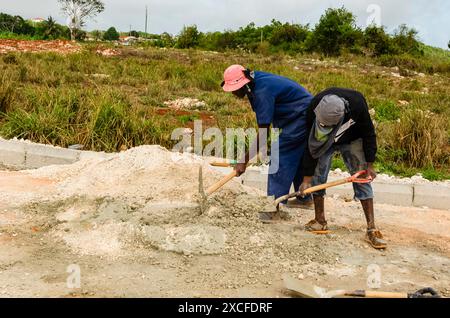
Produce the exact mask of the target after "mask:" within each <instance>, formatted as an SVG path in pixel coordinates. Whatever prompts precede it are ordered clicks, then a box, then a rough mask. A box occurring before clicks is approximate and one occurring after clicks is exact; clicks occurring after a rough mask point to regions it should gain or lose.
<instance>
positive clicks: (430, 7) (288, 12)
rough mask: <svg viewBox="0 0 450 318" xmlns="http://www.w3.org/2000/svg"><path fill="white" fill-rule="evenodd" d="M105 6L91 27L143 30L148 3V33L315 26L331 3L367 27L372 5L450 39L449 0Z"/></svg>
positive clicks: (45, 3)
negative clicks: (282, 23) (250, 26)
mask: <svg viewBox="0 0 450 318" xmlns="http://www.w3.org/2000/svg"><path fill="white" fill-rule="evenodd" d="M104 3H105V5H106V10H105V11H104V12H103V13H102V14H100V15H99V16H98V17H97V18H96V21H90V22H89V23H88V25H87V29H89V30H92V29H107V28H108V27H110V26H115V27H116V28H117V29H119V30H121V31H128V30H129V29H130V25H131V28H132V29H136V30H144V18H145V6H146V5H148V7H149V32H152V33H161V32H164V31H167V32H169V33H172V34H176V33H178V32H179V31H180V30H181V28H182V27H183V25H190V24H197V25H198V27H199V29H200V30H202V31H216V30H224V29H236V28H238V27H240V26H244V25H246V24H248V23H249V22H255V23H256V24H258V25H262V24H267V23H270V21H271V20H272V19H273V18H275V19H278V20H280V21H287V22H296V23H302V24H305V23H310V24H311V25H314V24H315V23H317V21H318V20H319V17H320V15H321V14H322V13H323V12H324V11H325V9H326V8H328V7H340V6H342V5H344V6H345V7H346V8H347V9H349V10H351V11H352V12H353V13H355V14H356V15H357V17H358V19H357V23H358V25H360V26H365V25H366V21H367V19H368V17H369V16H371V15H372V14H373V13H374V12H375V11H370V12H367V9H368V7H369V5H371V4H374V5H376V6H378V7H377V8H379V9H380V11H379V12H380V20H381V24H383V25H384V26H386V27H387V30H388V31H390V32H392V31H393V30H395V29H396V27H398V25H400V24H402V23H406V24H407V25H408V26H411V27H414V28H416V29H417V30H418V31H419V37H420V39H421V40H422V41H424V42H425V43H427V44H430V45H433V46H438V47H442V48H447V43H448V41H449V40H450V32H449V31H450V1H449V0H409V1H408V0H390V1H389V0H326V1H317V0H316V1H314V0H127V1H123V0H104ZM0 11H1V12H6V13H9V14H18V15H22V16H24V17H26V18H32V17H43V18H46V17H48V16H49V15H51V16H53V17H54V18H56V20H57V21H58V22H60V23H64V22H65V18H64V16H63V15H62V14H61V12H60V9H59V6H58V3H57V0H35V1H31V0H0Z"/></svg>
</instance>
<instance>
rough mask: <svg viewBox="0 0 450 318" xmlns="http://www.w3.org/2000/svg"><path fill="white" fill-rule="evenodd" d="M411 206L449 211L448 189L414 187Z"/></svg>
mask: <svg viewBox="0 0 450 318" xmlns="http://www.w3.org/2000/svg"><path fill="white" fill-rule="evenodd" d="M413 205H414V206H417V207H422V206H427V207H429V208H432V209H442V210H450V188H449V187H445V186H439V185H428V184H416V185H414V201H413Z"/></svg>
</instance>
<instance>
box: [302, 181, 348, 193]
mask: <svg viewBox="0 0 450 318" xmlns="http://www.w3.org/2000/svg"><path fill="white" fill-rule="evenodd" d="M347 182H349V181H348V180H347V179H341V180H336V181H332V182H328V183H324V184H320V185H317V186H314V187H311V188H308V189H306V190H305V191H303V194H310V193H313V192H316V191H320V190H325V189H328V188H331V187H336V186H338V185H341V184H345V183H347Z"/></svg>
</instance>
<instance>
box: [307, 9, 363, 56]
mask: <svg viewBox="0 0 450 318" xmlns="http://www.w3.org/2000/svg"><path fill="white" fill-rule="evenodd" d="M361 37H362V32H361V30H359V29H358V28H357V27H356V24H355V16H354V14H353V13H351V12H350V11H348V10H347V9H345V8H344V7H342V8H339V9H327V10H326V11H325V14H323V15H322V16H321V17H320V20H319V23H318V24H317V25H316V27H315V29H314V33H313V37H312V38H311V39H310V40H311V41H310V43H309V44H310V45H312V47H311V49H312V50H316V51H319V52H321V53H324V54H326V55H338V54H339V53H340V51H341V49H342V48H351V47H353V46H354V45H355V44H356V43H357V41H358V40H359V39H360V38H361Z"/></svg>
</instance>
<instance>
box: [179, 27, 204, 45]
mask: <svg viewBox="0 0 450 318" xmlns="http://www.w3.org/2000/svg"><path fill="white" fill-rule="evenodd" d="M199 42H200V32H199V31H198V29H197V26H196V25H192V26H185V27H184V28H183V30H182V31H181V33H180V34H179V35H178V39H177V42H176V47H177V48H180V49H189V48H193V47H196V46H198V44H199Z"/></svg>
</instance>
